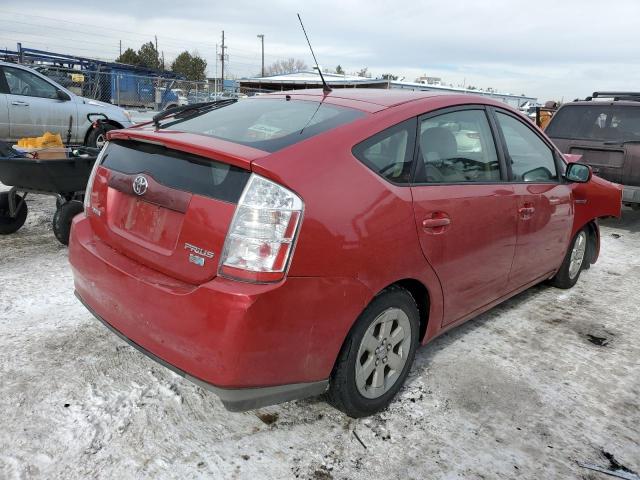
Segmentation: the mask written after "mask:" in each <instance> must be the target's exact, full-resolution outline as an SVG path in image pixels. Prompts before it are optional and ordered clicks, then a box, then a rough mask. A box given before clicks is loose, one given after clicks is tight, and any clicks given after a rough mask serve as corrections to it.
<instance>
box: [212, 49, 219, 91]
mask: <svg viewBox="0 0 640 480" xmlns="http://www.w3.org/2000/svg"><path fill="white" fill-rule="evenodd" d="M213 92H214V93H215V95H216V96H218V44H217V43H216V75H215V77H213Z"/></svg>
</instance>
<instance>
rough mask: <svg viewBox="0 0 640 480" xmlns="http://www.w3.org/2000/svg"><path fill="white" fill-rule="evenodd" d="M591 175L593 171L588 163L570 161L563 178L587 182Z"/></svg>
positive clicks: (576, 181)
mask: <svg viewBox="0 0 640 480" xmlns="http://www.w3.org/2000/svg"><path fill="white" fill-rule="evenodd" d="M592 175H593V172H592V171H591V167H590V166H589V165H585V164H584V163H570V164H569V165H568V166H567V171H566V172H565V174H564V178H566V179H567V180H569V181H570V182H575V183H587V182H588V181H589V180H591V176H592Z"/></svg>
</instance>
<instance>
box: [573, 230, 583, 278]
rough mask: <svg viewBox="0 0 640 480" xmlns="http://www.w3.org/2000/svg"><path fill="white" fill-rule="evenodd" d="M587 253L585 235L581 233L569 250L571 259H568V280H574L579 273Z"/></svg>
mask: <svg viewBox="0 0 640 480" xmlns="http://www.w3.org/2000/svg"><path fill="white" fill-rule="evenodd" d="M586 251H587V234H586V233H585V232H584V231H582V232H580V233H579V234H578V236H577V237H576V241H575V242H574V243H573V249H572V250H571V258H570V259H569V278H571V279H574V278H576V275H578V273H579V272H580V268H581V267H582V262H583V261H584V254H585V252H586Z"/></svg>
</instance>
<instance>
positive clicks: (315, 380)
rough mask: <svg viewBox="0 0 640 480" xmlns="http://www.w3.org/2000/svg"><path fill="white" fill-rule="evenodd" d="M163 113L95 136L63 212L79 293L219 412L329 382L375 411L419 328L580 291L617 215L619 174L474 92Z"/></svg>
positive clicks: (353, 96) (398, 378) (396, 380)
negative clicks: (457, 130) (474, 144)
mask: <svg viewBox="0 0 640 480" xmlns="http://www.w3.org/2000/svg"><path fill="white" fill-rule="evenodd" d="M156 122H157V123H156V125H155V126H154V125H151V124H149V125H146V126H141V127H136V128H131V129H127V130H119V131H114V132H110V134H109V138H110V141H109V143H108V145H107V146H106V147H105V148H104V149H103V151H102V155H101V158H99V159H98V161H97V162H96V166H95V169H94V172H93V174H92V177H91V179H90V181H89V185H88V190H87V195H86V196H85V200H86V204H85V213H84V214H80V215H78V216H77V217H76V218H75V219H74V223H73V227H72V235H71V241H70V247H69V259H70V262H71V266H72V268H73V273H74V278H75V289H76V294H77V296H78V298H79V299H80V300H81V301H82V302H83V303H84V305H85V306H86V307H87V308H88V309H89V310H90V311H91V312H92V313H93V314H94V315H95V316H96V317H97V318H98V319H100V320H101V321H102V322H103V323H105V325H107V326H109V328H111V329H112V330H113V331H114V332H116V333H117V334H118V335H120V336H121V337H123V338H124V339H126V340H127V341H128V342H130V343H131V344H132V345H134V346H135V347H136V348H138V349H140V350H141V351H142V352H144V353H145V354H147V355H149V356H150V357H151V358H153V359H155V360H158V361H159V362H161V363H162V364H163V365H165V366H167V367H169V368H171V369H173V370H174V371H176V372H177V373H179V374H181V375H183V376H185V377H186V378H188V379H190V380H192V381H194V382H196V383H197V384H199V385H201V386H203V387H206V388H209V389H210V390H212V391H214V392H215V393H217V394H218V395H219V396H220V398H221V399H222V402H223V403H224V405H225V406H226V407H227V408H228V409H230V410H246V409H251V408H256V407H259V406H263V405H267V404H273V403H277V402H282V401H286V400H291V399H295V398H300V397H304V396H309V395H317V394H321V393H323V392H325V391H327V392H328V398H329V400H330V402H331V403H332V404H333V405H335V406H336V407H337V408H339V409H341V410H343V411H344V412H346V413H347V414H348V415H350V416H352V417H360V416H364V415H369V414H372V413H374V412H377V411H379V410H380V409H382V408H384V407H385V406H386V405H388V404H389V402H390V401H391V400H392V398H393V397H394V395H395V394H396V393H397V392H398V390H399V389H400V387H401V386H402V384H403V382H404V380H405V378H406V376H407V373H408V371H409V369H410V366H411V363H412V361H413V358H414V354H415V351H416V348H417V347H418V346H419V345H421V344H425V343H427V342H429V341H430V340H433V339H434V338H435V337H437V336H438V335H440V334H441V333H443V332H445V331H447V330H449V329H450V328H453V327H454V326H456V325H459V324H461V323H462V322H464V321H466V320H468V319H470V318H472V317H474V316H476V315H478V314H480V313H481V312H484V311H486V310H488V309H489V308H491V307H492V306H494V305H496V304H498V303H500V302H502V301H504V300H505V299H507V298H509V297H511V296H513V295H515V294H517V293H519V292H521V291H523V290H525V289H526V288H528V287H530V286H532V285H535V284H537V283H539V282H542V281H545V280H550V281H551V283H552V284H553V285H555V286H557V287H560V288H569V287H571V286H573V285H574V284H575V283H576V281H577V280H578V277H579V276H580V272H581V270H582V269H585V268H589V266H590V265H591V264H592V263H594V262H595V261H596V259H597V258H598V252H599V245H600V242H599V229H598V222H597V219H598V218H600V217H609V216H619V215H620V208H621V204H620V198H621V190H620V188H619V187H618V186H616V185H613V184H611V183H609V182H607V181H605V180H602V179H600V178H597V177H592V176H591V170H590V167H588V166H587V165H583V164H580V163H567V161H566V160H565V158H564V157H563V156H562V154H561V153H560V152H559V151H558V150H557V149H556V148H555V147H554V146H553V144H552V143H551V141H550V140H549V139H548V138H547V137H546V136H545V135H544V134H543V133H542V132H541V131H540V130H539V129H538V128H536V127H535V126H534V125H533V124H531V122H529V121H528V120H526V119H525V118H523V117H522V116H521V115H520V114H519V113H517V112H516V111H515V110H512V109H510V108H509V107H507V106H506V105H504V104H502V103H499V102H497V101H493V100H491V99H488V98H485V97H475V96H467V95H442V94H434V93H428V92H405V91H389V90H369V89H366V90H365V89H362V90H360V89H345V90H340V91H335V92H332V93H329V94H326V95H325V94H323V92H322V91H318V90H305V91H302V92H300V91H298V92H291V93H283V94H271V95H263V96H259V97H252V98H249V99H246V100H243V101H237V102H234V101H233V100H231V101H229V102H228V103H225V104H217V105H209V106H207V107H205V108H202V109H201V110H200V111H194V110H190V111H188V112H185V115H184V116H183V117H181V118H165V119H161V118H160V117H156ZM443 124H447V125H452V124H461V125H465V126H466V128H467V129H469V130H473V131H475V132H478V134H479V137H480V138H479V144H480V146H481V149H480V150H479V151H473V152H461V151H460V150H459V148H458V145H457V142H456V139H455V136H454V134H453V133H452V132H451V130H450V129H448V128H443V127H442V126H441V125H443ZM88 347H89V346H88Z"/></svg>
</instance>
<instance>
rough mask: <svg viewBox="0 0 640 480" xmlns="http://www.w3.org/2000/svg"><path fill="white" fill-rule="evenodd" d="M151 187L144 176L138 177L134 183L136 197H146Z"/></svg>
mask: <svg viewBox="0 0 640 480" xmlns="http://www.w3.org/2000/svg"><path fill="white" fill-rule="evenodd" d="M148 187H149V182H148V181H147V178H146V177H145V176H144V175H138V176H137V177H136V178H135V180H134V181H133V192H134V193H135V194H136V195H144V194H145V193H147V188H148Z"/></svg>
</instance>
